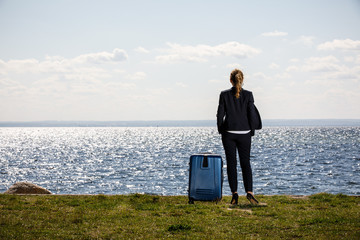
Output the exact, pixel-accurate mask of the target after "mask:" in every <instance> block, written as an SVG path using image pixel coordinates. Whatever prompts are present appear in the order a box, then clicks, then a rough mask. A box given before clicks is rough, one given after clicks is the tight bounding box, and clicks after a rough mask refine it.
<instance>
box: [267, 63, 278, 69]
mask: <svg viewBox="0 0 360 240" xmlns="http://www.w3.org/2000/svg"><path fill="white" fill-rule="evenodd" d="M268 67H269V68H270V69H279V68H280V66H279V65H278V64H276V63H271V64H270V65H269V66H268Z"/></svg>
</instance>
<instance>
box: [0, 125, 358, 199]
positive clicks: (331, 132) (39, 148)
mask: <svg viewBox="0 0 360 240" xmlns="http://www.w3.org/2000/svg"><path fill="white" fill-rule="evenodd" d="M47 124H48V123H47ZM104 124H105V125H104ZM4 125H5V126H4ZM8 125H9V124H7V123H6V124H4V123H3V126H2V127H0V192H4V191H6V190H7V189H8V188H9V187H10V186H11V185H12V184H14V183H15V182H18V181H28V182H32V183H35V184H37V185H40V186H42V187H45V188H47V189H49V190H50V191H51V192H53V193H55V194H130V193H148V194H158V195H187V193H188V192H187V191H188V184H189V158H190V156H191V155H192V154H196V153H202V152H211V153H216V154H220V155H221V156H222V158H223V160H224V169H223V170H224V186H223V194H225V195H230V189H229V185H228V182H227V175H226V159H225V155H224V150H223V148H222V143H221V137H220V135H219V134H218V133H217V129H216V127H215V124H213V122H212V121H211V122H194V123H193V124H191V123H190V122H183V123H181V122H170V123H168V124H165V123H164V122H160V123H156V122H150V123H149V122H141V123H133V124H132V125H131V124H126V123H121V124H119V123H118V124H117V125H116V124H114V123H111V124H110V126H106V123H99V124H95V123H94V122H92V123H91V124H89V123H86V124H85V125H86V126H82V125H79V124H77V125H76V124H75V125H74V124H73V126H68V125H71V124H70V123H66V126H61V123H56V126H45V127H44V126H38V125H36V124H35V125H34V124H31V123H28V124H27V125H26V126H19V125H18V124H17V125H16V124H15V126H12V127H10V126H8ZM10 125H11V124H10ZM124 125H125V126H124ZM126 125H128V126H126ZM263 125H264V126H263V129H262V130H259V131H256V134H255V136H254V137H253V138H252V150H251V164H252V168H253V178H254V179H253V181H254V192H255V194H267V195H274V194H295V195H309V194H314V193H319V192H328V193H334V194H337V193H343V194H349V195H359V194H360V121H359V120H347V121H346V120H337V121H332V120H327V121H325V120H324V121H320V120H317V121H314V120H307V121H304V120H302V121H284V120H272V121H270V120H269V121H264V123H263ZM30 126H31V127H30ZM238 168H239V192H241V191H242V189H243V185H242V176H241V171H240V166H238Z"/></svg>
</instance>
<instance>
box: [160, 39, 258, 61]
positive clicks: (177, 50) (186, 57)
mask: <svg viewBox="0 0 360 240" xmlns="http://www.w3.org/2000/svg"><path fill="white" fill-rule="evenodd" d="M167 45H168V48H166V49H162V51H164V52H166V53H167V54H165V55H161V56H157V57H156V61H157V62H160V63H170V62H182V61H185V62H206V61H207V59H208V58H210V57H218V56H231V57H237V58H248V57H253V56H255V55H257V54H259V53H260V52H261V51H260V50H259V49H256V48H253V47H251V46H249V45H245V44H241V43H239V42H227V43H223V44H219V45H216V46H209V45H203V44H201V45H196V46H191V45H180V44H176V43H167Z"/></svg>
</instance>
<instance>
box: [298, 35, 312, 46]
mask: <svg viewBox="0 0 360 240" xmlns="http://www.w3.org/2000/svg"><path fill="white" fill-rule="evenodd" d="M314 39H315V37H312V36H301V37H300V38H299V39H298V40H297V42H300V43H302V44H304V45H305V46H312V45H314Z"/></svg>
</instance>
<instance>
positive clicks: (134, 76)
mask: <svg viewBox="0 0 360 240" xmlns="http://www.w3.org/2000/svg"><path fill="white" fill-rule="evenodd" d="M126 78H127V79H133V80H141V79H145V78H146V73H144V72H136V73H134V74H128V75H126Z"/></svg>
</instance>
